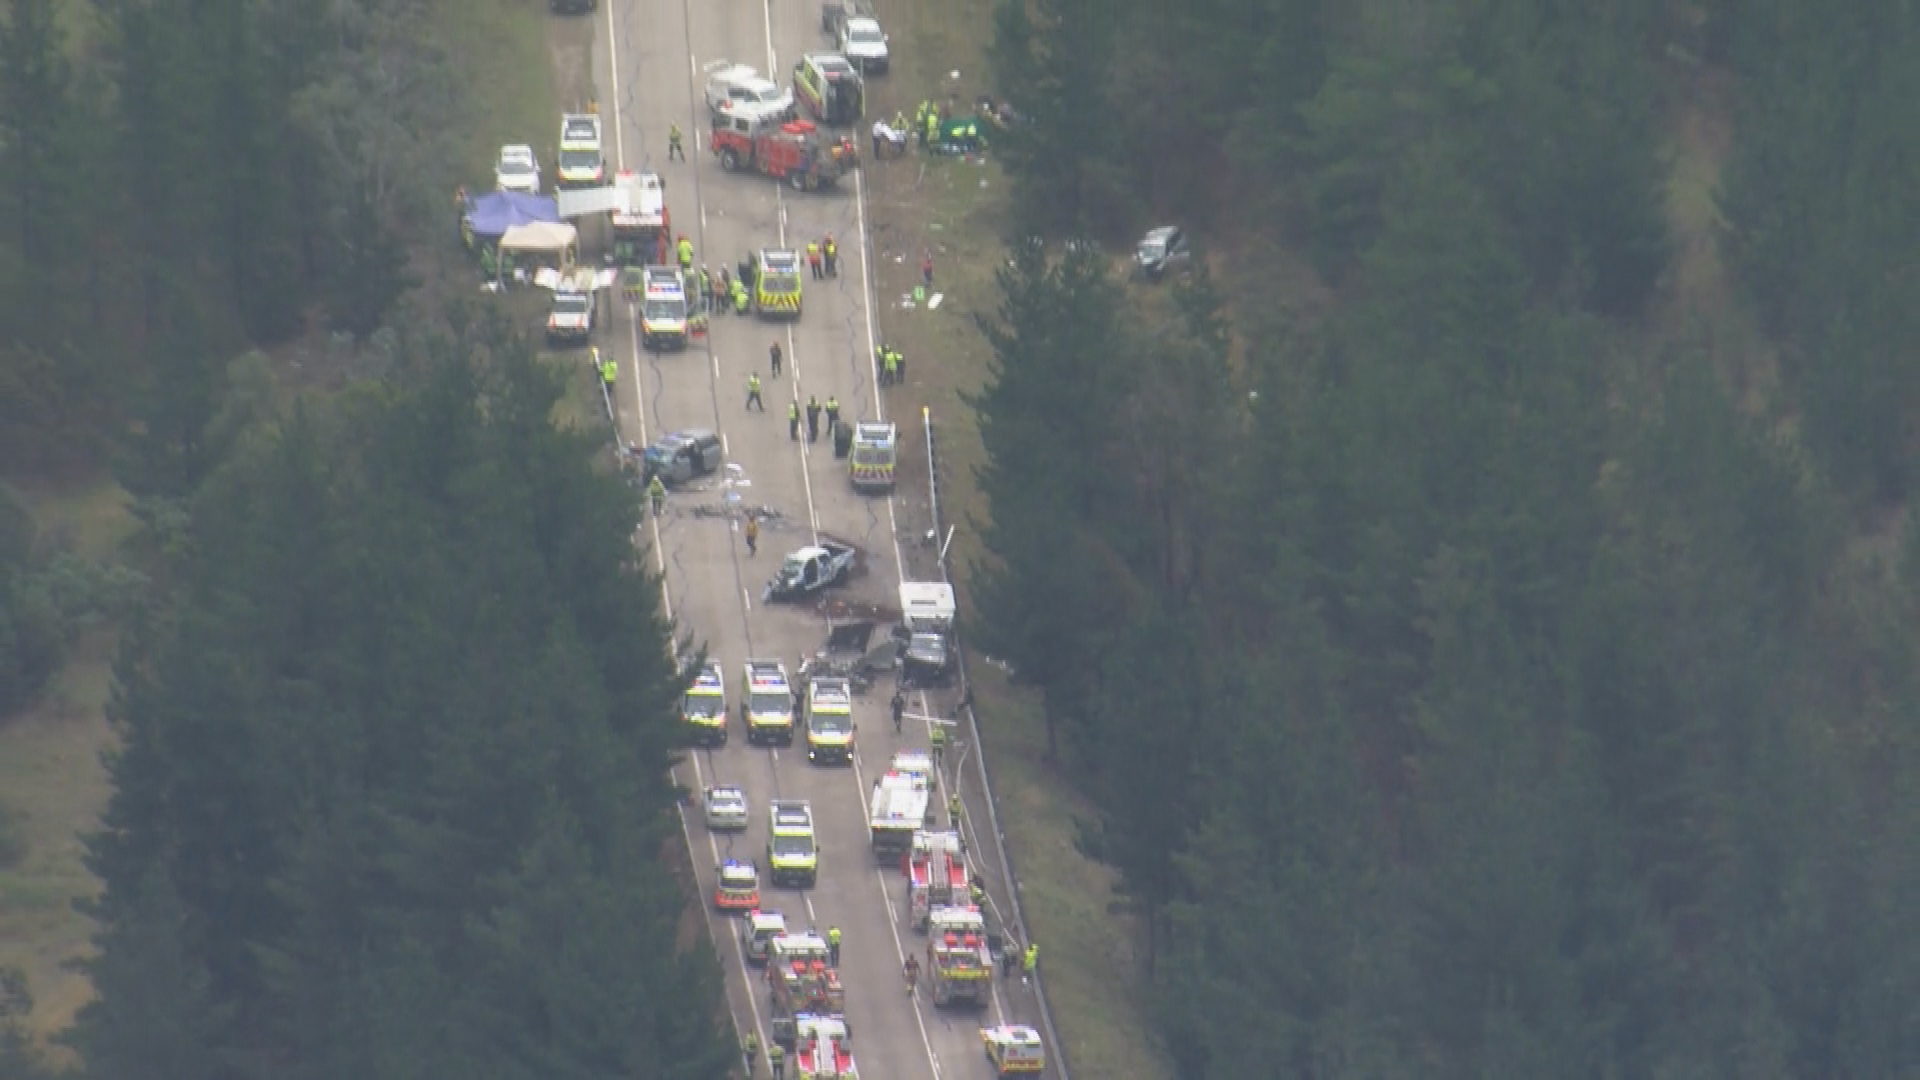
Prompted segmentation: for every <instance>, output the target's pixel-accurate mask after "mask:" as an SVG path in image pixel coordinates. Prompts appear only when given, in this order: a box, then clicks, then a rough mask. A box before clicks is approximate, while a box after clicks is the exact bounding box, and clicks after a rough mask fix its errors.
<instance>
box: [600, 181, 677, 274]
mask: <svg viewBox="0 0 1920 1080" xmlns="http://www.w3.org/2000/svg"><path fill="white" fill-rule="evenodd" d="M614 186H615V187H617V188H619V189H620V193H621V197H622V199H623V200H624V205H623V206H621V207H617V208H615V210H614V211H613V215H612V217H613V257H614V261H615V262H617V263H619V264H620V265H622V266H646V265H648V264H650V263H665V262H667V261H669V260H670V259H671V258H672V253H671V251H670V250H669V241H668V238H669V237H671V236H672V235H673V218H672V216H671V215H670V214H668V212H667V185H666V182H665V181H664V180H661V179H660V176H659V174H658V173H636V172H634V171H632V170H631V169H627V170H622V171H621V173H620V174H619V175H618V176H616V177H614Z"/></svg>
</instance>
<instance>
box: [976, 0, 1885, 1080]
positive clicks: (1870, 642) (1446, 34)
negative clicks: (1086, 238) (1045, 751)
mask: <svg viewBox="0 0 1920 1080" xmlns="http://www.w3.org/2000/svg"><path fill="white" fill-rule="evenodd" d="M995 29H996V40H995V46H994V53H993V57H992V59H993V62H994V67H995V74H996V77H997V79H998V80H999V82H1000V83H1001V85H1002V86H1003V88H1004V90H1005V93H1006V95H1007V96H1008V97H1009V98H1010V99H1012V100H1013V101H1015V102H1016V103H1018V104H1019V105H1020V106H1021V109H1022V112H1023V113H1025V114H1026V116H1027V119H1028V123H1027V124H1026V125H1025V126H1024V127H1020V128H1016V129H1015V130H1014V131H1013V132H1012V133H1011V134H1010V135H1009V136H1008V137H1007V138H1006V140H1005V147H1004V149H1005V151H1006V154H1005V156H1006V157H1007V159H1008V160H1009V162H1010V165H1011V168H1012V171H1013V174H1014V178H1015V180H1016V182H1017V184H1018V187H1019V191H1020V205H1021V206H1022V208H1023V209H1025V210H1027V211H1028V212H1029V213H1028V215H1027V217H1026V224H1024V225H1022V226H1021V227H1019V228H1017V229H1016V232H1015V235H1016V236H1018V237H1020V238H1021V240H1020V242H1019V243H1018V244H1017V245H1016V246H1017V251H1016V253H1015V257H1014V259H1013V261H1012V262H1011V263H1010V265H1009V266H1008V267H1006V268H1005V269H1004V270H1003V271H1002V273H1001V284H1002V294H1003V299H1002V303H1001V307H1000V310H999V311H998V312H997V313H994V314H993V315H992V316H990V317H987V318H985V319H983V320H982V328H983V330H984V331H985V333H986V334H987V336H988V338H989V340H990V342H991V343H992V345H993V348H994V351H995V354H996V365H995V370H994V377H993V379H992V381H991V382H990V384H989V385H988V386H987V387H986V389H985V390H984V391H983V392H982V393H981V395H980V396H979V397H978V399H977V402H976V404H977V407H978V409H979V412H980V424H981V428H982V433H983V437H984V439H985V442H986V447H987V450H988V455H989V465H988V466H987V468H986V469H985V470H984V471H983V473H982V475H981V482H982V485H983V487H984V489H985V491H986V493H987V494H988V496H989V497H990V499H991V501H992V525H991V530H990V533H989V534H988V537H987V541H988V548H989V552H990V554H989V557H988V558H987V559H986V560H985V561H984V562H983V564H982V565H980V566H979V567H977V568H976V571H975V574H974V577H975V580H976V582H977V594H978V599H979V601H980V608H981V611H980V616H979V619H978V620H977V625H976V627H975V631H976V636H977V638H978V639H979V640H980V642H981V643H982V644H983V645H985V647H986V648H987V649H988V650H989V651H991V652H993V653H994V654H995V655H997V656H1002V657H1006V658H1007V659H1008V660H1009V662H1010V664H1011V665H1012V668H1013V670H1014V671H1015V673H1016V675H1017V676H1018V677H1019V678H1020V679H1021V680H1022V681H1024V682H1026V683H1027V684H1029V685H1031V686H1033V687H1034V688H1036V689H1037V690H1038V692H1039V693H1040V694H1041V695H1042V696H1043V699H1044V704H1045V708H1046V718H1047V723H1048V725H1049V733H1050V735H1051V736H1052V738H1053V740H1054V741H1053V753H1054V755H1055V757H1056V760H1057V761H1058V762H1059V764H1060V767H1061V770H1062V772H1063V773H1064V774H1065V775H1067V776H1071V777H1077V778H1079V783H1080V784H1081V786H1082V787H1083V788H1084V789H1085V790H1086V793H1087V794H1088V795H1089V796H1090V797H1091V798H1092V800H1093V801H1094V803H1095V804H1096V805H1097V807H1098V808H1099V812H1098V817H1097V820H1090V821H1088V822H1086V823H1084V827H1083V837H1082V843H1083V845H1084V847H1085V849H1086V850H1087V851H1088V852H1089V853H1091V854H1093V855H1095V856H1096V857H1098V858H1101V859H1103V860H1105V861H1106V862H1108V863H1110V864H1111V865H1113V866H1114V867H1116V868H1117V869H1118V870H1119V871H1120V873H1121V876H1122V879H1123V882H1124V884H1123V888H1124V890H1125V892H1126V893H1127V895H1128V896H1129V897H1130V899H1131V902H1132V905H1133V906H1134V907H1135V908H1136V909H1137V910H1138V911H1139V912H1141V913H1142V914H1143V916H1144V920H1143V923H1144V926H1145V932H1146V935H1147V939H1148V951H1149V956H1150V958H1151V967H1152V980H1153V984H1154V989H1155V996H1156V998H1157V1000H1158V1001H1159V1003H1160V1008H1159V1014H1158V1015H1159V1021H1160V1023H1161V1035H1162V1037H1163V1042H1164V1045H1165V1046H1166V1047H1167V1050H1168V1052H1169V1054H1170V1055H1171V1057H1172V1058H1173V1060H1174V1061H1175V1063H1176V1065H1177V1067H1178V1069H1179V1071H1180V1073H1181V1075H1183V1076H1187V1077H1194V1078H1198V1077H1245V1076H1282V1077H1300V1078H1314V1080H1327V1078H1334V1077H1367V1078H1369V1080H1378V1078H1381V1077H1398V1076H1405V1077H1416V1076H1417V1077H1426V1078H1431V1077H1462V1078H1464V1077H1482V1076H1503V1077H1504V1076H1533V1077H1549V1076H1550V1077H1579V1078H1588V1080H1601V1078H1630V1077H1641V1078H1654V1077H1669V1076H1724V1077H1728V1078H1735V1077H1739V1078H1753V1077H1782V1078H1785V1077H1805V1078H1809V1080H1811V1078H1816V1077H1817V1078H1822V1080H1829V1078H1837V1077H1854V1078H1861V1080H1867V1078H1878V1077H1889V1076H1905V1075H1912V1074H1914V1073H1915V1072H1916V1070H1920V1011H1916V1010H1920V955H1916V953H1915V951H1914V950H1915V948H1916V946H1915V944H1914V943H1915V942H1916V941H1920V933H1916V931H1920V925H1916V923H1915V915H1914V911H1915V909H1914V906H1913V905H1912V903H1911V899H1910V898H1911V896H1912V895H1913V893H1914V890H1915V888H1916V886H1920V761H1916V760H1915V758H1914V756H1913V755H1914V751H1915V735H1914V729H1913V727H1912V726H1911V725H1912V724H1913V721H1914V717H1915V716H1916V714H1917V713H1920V685H1917V684H1916V683H1915V680H1914V679H1913V676H1912V672H1913V671H1914V670H1916V668H1917V666H1920V665H1917V664H1916V661H1917V660H1920V633H1917V632H1916V625H1915V615H1916V613H1920V546H1916V544H1915V542H1914V541H1913V540H1912V539H1910V538H1909V532H1908V528H1907V517H1908V513H1907V507H1906V502H1905V500H1906V497H1907V495H1908V494H1909V491H1910V488H1911V481H1912V476H1913V474H1912V469H1913V468H1914V465H1915V463H1916V460H1917V459H1916V456H1915V453H1914V448H1913V444H1912V436H1911V430H1912V422H1913V419H1914V416H1915V406H1916V404H1917V402H1916V390H1920V381H1916V380H1920V355H1917V354H1916V353H1915V352H1914V351H1913V348H1912V344H1911V343H1912V342H1913V341H1914V340H1915V339H1916V334H1915V333H1914V329H1913V327H1912V320H1913V319H1914V318H1915V315H1914V312H1916V311H1920V278H1916V277H1915V275H1914V268H1915V265H1916V263H1915V259H1914V253H1915V252H1916V251H1920V229H1917V228H1916V226H1917V225H1920V200H1916V199H1915V198H1914V197H1913V194H1912V193H1913V192H1914V191H1915V190H1920V154H1916V150H1920V128H1915V127H1914V126H1913V125H1911V124H1907V123H1906V122H1905V121H1902V120H1900V119H1899V118H1900V117H1901V116H1903V115H1905V114H1906V111H1907V109H1908V108H1910V104H1911V102H1912V100H1914V93H1913V90H1914V89H1915V88H1916V86H1920V83H1917V82H1916V80H1920V49H1916V48H1915V46H1916V44H1920V9H1916V8H1915V7H1914V6H1913V5H1911V4H1906V3H1898V2H1892V0H1862V2H1861V3H1858V4H1853V5H1848V6H1846V8H1845V10H1844V11H1842V10H1840V9H1837V8H1835V7H1833V6H1832V5H1822V4H1816V3H1813V2H1811V0H1760V2H1757V3H1742V4H1734V3H1730V2H1720V0H1707V2H1703V3H1683V2H1672V0H1615V2H1611V3H1600V4H1591V3H1585V4H1576V3H1561V2H1557V0H1426V2H1418V3H1415V2H1410V0H1361V2H1359V3H1345V2H1339V3H1335V2H1327V0H1193V2H1191V3H1183V4H1161V3H1150V2H1145V0H1031V2H1030V3H1022V2H1021V0H1005V2H1003V3H1001V4H1000V5H999V7H998V9H997V17H996V27H995ZM1708 86H1721V87H1727V88H1729V89H1730V92H1729V93H1728V94H1727V95H1726V97H1727V99H1728V100H1729V102H1730V105H1729V111H1728V113H1727V116H1726V120H1727V122H1728V123H1729V124H1730V125H1731V131H1732V136H1731V143H1730V149H1729V150H1728V152H1727V155H1726V159H1725V161H1724V167H1723V169H1722V170H1721V172H1720V173H1719V182H1718V190H1717V192H1716V198H1717V203H1718V217H1719V221H1718V225H1717V231H1716V232H1715V234H1714V235H1713V236H1712V237H1710V238H1709V239H1710V240H1711V242H1712V244H1713V246H1714V249H1715V250H1716V251H1717V253H1718V257H1719V258H1720V260H1721V261H1722V263H1723V265H1724V268H1725V275H1726V278H1727V280H1728V281H1730V282H1731V288H1730V289H1729V290H1728V292H1729V294H1730V300H1729V301H1728V303H1729V305H1730V307H1731V309H1732V310H1730V311H1721V312H1713V313H1706V312H1696V313H1691V314H1697V315H1699V316H1700V318H1698V319H1694V318H1679V319H1671V318H1670V319H1665V320H1655V319H1654V318H1653V313H1654V312H1655V311H1656V310H1657V309H1659V308H1661V307H1663V306H1670V305H1671V298H1672V296H1673V295H1674V293H1673V275H1674V267H1675V251H1676V247H1677V244H1678V241H1679V239H1680V238H1678V237H1676V236H1675V235H1674V228H1673V226H1672V223H1671V219H1670V216H1669V215H1668V213H1667V210H1666V205H1665V200H1666V199H1667V185H1668V183H1669V175H1670V172H1671V170H1672V168H1673V165H1674V163H1673V161H1672V160H1671V155H1670V152H1669V143H1668V136H1669V124H1670V121H1671V117H1672V116H1673V115H1674V114H1675V113H1676V112H1677V111H1678V110H1679V108H1680V107H1681V106H1683V105H1685V104H1686V103H1687V101H1688V99H1689V96H1690V95H1695V94H1701V93H1704V92H1705V89H1704V88H1706V87H1708ZM1090 119H1098V120H1099V121H1101V122H1095V123H1090V122H1088V121H1089V120H1090ZM1142 193H1151V198H1150V199H1149V198H1147V197H1145V196H1143V194H1142ZM1143 204H1146V205H1143ZM1148 212H1151V213H1154V214H1155V215H1156V216H1158V215H1167V216H1175V217H1179V216H1185V217H1186V218H1187V219H1188V220H1190V221H1199V222H1202V223H1204V224H1206V225H1208V226H1210V229H1211V235H1213V236H1214V237H1216V238H1219V239H1223V240H1225V239H1228V238H1231V239H1232V241H1233V243H1232V244H1231V245H1229V247H1230V251H1229V252H1228V254H1226V255H1223V256H1222V257H1221V258H1218V259H1214V260H1210V261H1209V266H1210V267H1211V268H1212V269H1215V270H1220V269H1223V268H1224V270H1225V271H1226V272H1229V273H1232V274H1233V275H1234V276H1235V277H1236V278H1245V277H1249V276H1251V277H1255V278H1260V277H1261V276H1262V275H1264V274H1268V273H1271V274H1273V275H1275V276H1273V277H1272V278H1271V279H1270V280H1274V281H1286V280H1312V281H1314V282H1315V283H1316V285H1317V288H1318V289H1320V290H1321V291H1322V292H1323V293H1324V295H1325V296H1326V297H1327V300H1326V301H1325V302H1324V303H1320V304H1318V305H1312V304H1307V303H1303V302H1299V300H1298V298H1297V297H1294V296H1289V295H1285V294H1283V293H1281V292H1279V291H1276V290H1271V289H1268V290H1264V291H1263V290H1262V289H1259V288H1252V287H1248V286H1246V285H1245V284H1244V283H1243V282H1235V284H1236V285H1237V286H1238V287H1237V288H1229V287H1228V282H1227V281H1226V280H1225V279H1224V278H1221V277H1216V276H1215V275H1213V274H1211V273H1210V272H1209V268H1208V267H1202V268H1201V269H1200V272H1199V273H1197V274H1195V275H1194V279H1193V280H1192V281H1191V282H1190V283H1189V284H1186V285H1183V286H1179V287H1176V288H1174V289H1173V290H1171V292H1170V294H1169V295H1164V296H1163V295H1160V294H1158V293H1149V292H1147V291H1145V290H1143V289H1142V288H1140V287H1138V286H1130V285H1129V284H1127V283H1125V282H1123V281H1122V280H1120V279H1119V277H1118V276H1117V275H1116V274H1115V272H1114V270H1113V269H1112V264H1111V263H1110V262H1109V260H1108V259H1107V257H1106V256H1105V255H1103V254H1098V253H1096V252H1095V251H1094V250H1093V249H1092V248H1091V247H1090V246H1088V245H1084V244H1067V245H1064V246H1062V245H1059V244H1056V243H1054V242H1053V241H1055V240H1059V239H1070V238H1071V236H1070V235H1069V236H1062V232H1063V230H1061V229H1059V228H1058V227H1055V228H1051V229H1049V228H1048V227H1047V226H1048V224H1049V223H1053V224H1055V225H1056V226H1057V223H1060V222H1077V225H1078V230H1079V231H1080V232H1081V233H1082V234H1083V235H1093V236H1096V237H1101V238H1116V239H1117V238H1120V237H1122V236H1125V235H1127V234H1128V233H1129V232H1130V231H1131V229H1132V228H1135V227H1137V226H1139V225H1140V224H1141V223H1142V219H1143V218H1145V217H1146V216H1147V213H1148ZM1064 231H1066V232H1068V233H1070V232H1071V231H1072V230H1064ZM1203 235H1205V234H1203ZM1287 258H1293V259H1294V260H1295V261H1296V263H1297V264H1299V265H1298V266H1296V267H1295V268H1294V269H1293V271H1292V272H1293V273H1294V274H1295V277H1293V278H1287V277H1284V276H1280V272H1281V270H1282V269H1284V268H1285V266H1286V264H1285V259H1287ZM1302 267H1304V269H1301V268H1302ZM1683 314H1688V313H1683ZM1709 315H1710V316H1711V318H1709V317H1708V316H1709ZM1729 320H1731V321H1736V322H1745V323H1748V324H1750V325H1752V326H1754V327H1756V328H1757V329H1756V332H1755V334H1754V338H1753V344H1752V346H1751V348H1747V347H1745V346H1734V345H1730V344H1729V343H1728V342H1727V341H1725V340H1721V339H1719V338H1717V337H1716V336H1715V335H1713V334H1712V333H1708V332H1704V331H1700V332H1696V331H1695V330H1693V329H1691V328H1694V327H1701V326H1715V325H1724V324H1725V323H1726V322H1727V321H1729ZM1676 327H1677V328H1678V329H1675V328H1676ZM991 719H992V718H991V717H990V716H989V717H986V718H985V720H984V721H983V722H987V723H989V724H990V722H991ZM988 737H989V738H990V737H991V728H990V727H989V735H988Z"/></svg>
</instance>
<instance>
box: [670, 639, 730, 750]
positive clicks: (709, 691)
mask: <svg viewBox="0 0 1920 1080" xmlns="http://www.w3.org/2000/svg"><path fill="white" fill-rule="evenodd" d="M680 714H681V716H683V717H684V718H685V719H686V721H687V726H688V727H689V728H690V729H691V730H692V737H693V742H694V744H695V745H697V746H725V745H726V744H727V685H726V680H724V679H722V678H721V677H720V662H719V661H717V660H709V661H707V666H706V667H704V668H701V669H700V674H699V675H698V676H696V677H695V678H694V680H693V685H692V686H691V687H689V688H688V689H687V696H686V698H685V699H684V700H683V702H682V704H681V708H680Z"/></svg>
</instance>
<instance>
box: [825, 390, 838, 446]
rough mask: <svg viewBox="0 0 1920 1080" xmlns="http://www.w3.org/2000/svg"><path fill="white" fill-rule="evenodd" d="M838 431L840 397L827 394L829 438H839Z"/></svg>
mask: <svg viewBox="0 0 1920 1080" xmlns="http://www.w3.org/2000/svg"><path fill="white" fill-rule="evenodd" d="M839 431H840V399H839V398H837V397H834V396H833V395H832V394H828V395H827V435H828V437H830V438H836V439H837V438H839V434H838V433H839Z"/></svg>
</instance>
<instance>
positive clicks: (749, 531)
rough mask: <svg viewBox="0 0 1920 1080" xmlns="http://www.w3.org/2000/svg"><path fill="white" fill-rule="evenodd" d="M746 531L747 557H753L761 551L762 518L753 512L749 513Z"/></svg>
mask: <svg viewBox="0 0 1920 1080" xmlns="http://www.w3.org/2000/svg"><path fill="white" fill-rule="evenodd" d="M744 531H745V532H746V536H747V558H749V559H751V558H753V557H754V556H755V555H758V554H759V553H760V519H759V518H757V517H754V516H753V515H751V514H749V515H747V527H746V529H745V530H744Z"/></svg>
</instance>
